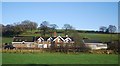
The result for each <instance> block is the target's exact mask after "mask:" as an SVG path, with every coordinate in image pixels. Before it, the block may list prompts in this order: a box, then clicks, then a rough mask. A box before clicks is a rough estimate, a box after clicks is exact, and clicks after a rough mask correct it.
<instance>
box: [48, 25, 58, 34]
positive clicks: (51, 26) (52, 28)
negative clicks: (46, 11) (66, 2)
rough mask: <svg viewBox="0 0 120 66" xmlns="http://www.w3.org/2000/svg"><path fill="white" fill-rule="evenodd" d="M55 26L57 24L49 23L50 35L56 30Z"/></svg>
mask: <svg viewBox="0 0 120 66" xmlns="http://www.w3.org/2000/svg"><path fill="white" fill-rule="evenodd" d="M56 28H58V26H57V25H56V24H51V25H50V32H51V36H52V34H53V33H54V32H55V31H56Z"/></svg>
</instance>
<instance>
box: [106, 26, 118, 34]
mask: <svg viewBox="0 0 120 66" xmlns="http://www.w3.org/2000/svg"><path fill="white" fill-rule="evenodd" d="M108 30H109V32H110V33H114V32H115V31H116V30H117V28H116V26H114V25H109V27H108Z"/></svg>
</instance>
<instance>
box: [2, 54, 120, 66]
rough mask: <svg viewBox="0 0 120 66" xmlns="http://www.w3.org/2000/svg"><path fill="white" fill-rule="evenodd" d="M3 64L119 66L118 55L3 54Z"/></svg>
mask: <svg viewBox="0 0 120 66" xmlns="http://www.w3.org/2000/svg"><path fill="white" fill-rule="evenodd" d="M2 56H3V57H2V59H3V60H2V62H3V64H117V63H118V55H115V54H111V55H107V54H82V53H81V54H63V53H37V54H32V53H31V54H30V53H29V54H20V53H19V54H17V53H10V54H9V53H3V55H2Z"/></svg>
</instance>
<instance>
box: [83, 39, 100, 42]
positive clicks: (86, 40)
mask: <svg viewBox="0 0 120 66" xmlns="http://www.w3.org/2000/svg"><path fill="white" fill-rule="evenodd" d="M84 42H85V43H102V42H100V41H99V40H88V39H85V40H84Z"/></svg>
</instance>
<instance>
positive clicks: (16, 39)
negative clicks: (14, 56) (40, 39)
mask: <svg viewBox="0 0 120 66" xmlns="http://www.w3.org/2000/svg"><path fill="white" fill-rule="evenodd" d="M34 39H35V37H33V36H15V37H13V42H22V41H25V42H34Z"/></svg>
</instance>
